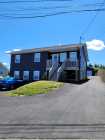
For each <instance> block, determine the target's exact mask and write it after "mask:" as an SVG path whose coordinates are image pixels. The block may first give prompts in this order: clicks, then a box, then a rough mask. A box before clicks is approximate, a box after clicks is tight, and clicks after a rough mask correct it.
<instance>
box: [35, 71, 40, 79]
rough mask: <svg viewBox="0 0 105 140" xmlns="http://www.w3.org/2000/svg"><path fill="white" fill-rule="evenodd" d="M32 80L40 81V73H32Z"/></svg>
mask: <svg viewBox="0 0 105 140" xmlns="http://www.w3.org/2000/svg"><path fill="white" fill-rule="evenodd" d="M33 80H40V71H33Z"/></svg>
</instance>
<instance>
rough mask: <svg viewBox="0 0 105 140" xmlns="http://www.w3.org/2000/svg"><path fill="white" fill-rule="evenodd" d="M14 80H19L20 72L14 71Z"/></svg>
mask: <svg viewBox="0 0 105 140" xmlns="http://www.w3.org/2000/svg"><path fill="white" fill-rule="evenodd" d="M14 78H16V79H19V78H20V71H17V70H16V71H14Z"/></svg>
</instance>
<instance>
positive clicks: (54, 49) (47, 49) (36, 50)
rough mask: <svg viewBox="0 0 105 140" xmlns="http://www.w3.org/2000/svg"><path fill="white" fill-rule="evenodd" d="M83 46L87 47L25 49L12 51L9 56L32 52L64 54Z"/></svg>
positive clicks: (69, 45)
mask: <svg viewBox="0 0 105 140" xmlns="http://www.w3.org/2000/svg"><path fill="white" fill-rule="evenodd" d="M82 46H86V44H68V45H55V46H51V47H43V48H33V49H23V50H19V51H11V52H9V54H24V53H32V52H63V51H72V50H79V49H80V47H82Z"/></svg>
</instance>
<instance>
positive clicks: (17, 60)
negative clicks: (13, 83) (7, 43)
mask: <svg viewBox="0 0 105 140" xmlns="http://www.w3.org/2000/svg"><path fill="white" fill-rule="evenodd" d="M15 63H20V55H15Z"/></svg>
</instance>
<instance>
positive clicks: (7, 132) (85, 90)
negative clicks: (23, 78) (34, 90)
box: [0, 77, 105, 138]
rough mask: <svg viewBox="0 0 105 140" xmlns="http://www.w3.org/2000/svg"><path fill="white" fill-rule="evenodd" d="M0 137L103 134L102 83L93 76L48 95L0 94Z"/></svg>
mask: <svg viewBox="0 0 105 140" xmlns="http://www.w3.org/2000/svg"><path fill="white" fill-rule="evenodd" d="M0 138H105V84H104V83H102V81H101V80H100V78H99V77H92V78H91V79H90V80H89V81H88V82H86V83H84V84H81V85H76V84H65V85H64V87H63V88H61V89H59V90H57V91H54V92H51V93H49V94H47V95H44V94H41V95H35V96H30V97H6V96H0Z"/></svg>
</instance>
